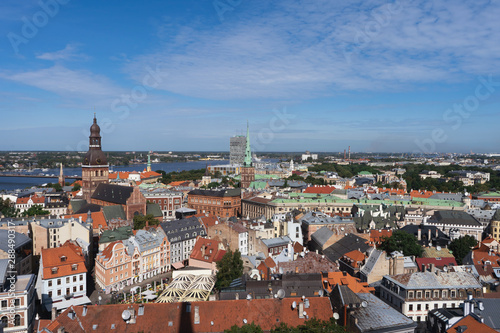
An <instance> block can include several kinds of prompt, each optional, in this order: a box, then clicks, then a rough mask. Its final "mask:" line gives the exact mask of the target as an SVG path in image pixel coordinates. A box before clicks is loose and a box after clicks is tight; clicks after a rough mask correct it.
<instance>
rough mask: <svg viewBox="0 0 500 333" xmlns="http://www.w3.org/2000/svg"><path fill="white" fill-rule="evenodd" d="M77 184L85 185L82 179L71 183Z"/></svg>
mask: <svg viewBox="0 0 500 333" xmlns="http://www.w3.org/2000/svg"><path fill="white" fill-rule="evenodd" d="M75 185H80V186H83V181H81V180H75V181H74V183H73V184H71V186H75Z"/></svg>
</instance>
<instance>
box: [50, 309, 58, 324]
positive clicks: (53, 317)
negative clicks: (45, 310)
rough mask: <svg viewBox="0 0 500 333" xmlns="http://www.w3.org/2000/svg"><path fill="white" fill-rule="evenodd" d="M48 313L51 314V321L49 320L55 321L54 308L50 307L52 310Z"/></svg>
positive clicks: (55, 313)
mask: <svg viewBox="0 0 500 333" xmlns="http://www.w3.org/2000/svg"><path fill="white" fill-rule="evenodd" d="M50 313H51V319H50V320H52V321H54V320H56V318H57V309H56V308H55V307H54V306H53V307H52V310H51V311H50Z"/></svg>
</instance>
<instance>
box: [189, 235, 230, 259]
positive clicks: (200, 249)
mask: <svg viewBox="0 0 500 333" xmlns="http://www.w3.org/2000/svg"><path fill="white" fill-rule="evenodd" d="M220 244H221V242H219V241H218V240H215V239H208V238H201V237H199V238H198V239H197V240H196V243H195V244H194V247H193V250H192V251H191V255H190V257H189V258H190V259H196V260H200V261H204V262H209V263H213V262H217V261H219V260H221V259H222V257H223V256H224V254H225V253H226V251H224V250H221V249H219V246H220Z"/></svg>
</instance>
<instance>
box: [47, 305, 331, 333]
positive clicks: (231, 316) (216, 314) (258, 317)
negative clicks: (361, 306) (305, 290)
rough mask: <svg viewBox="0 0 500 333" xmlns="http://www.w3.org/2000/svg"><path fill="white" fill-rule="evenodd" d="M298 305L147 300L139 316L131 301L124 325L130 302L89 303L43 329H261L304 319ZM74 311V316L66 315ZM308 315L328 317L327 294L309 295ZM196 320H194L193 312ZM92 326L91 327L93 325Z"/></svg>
mask: <svg viewBox="0 0 500 333" xmlns="http://www.w3.org/2000/svg"><path fill="white" fill-rule="evenodd" d="M293 302H295V303H296V304H299V303H300V302H302V299H301V298H299V297H291V298H284V299H274V298H273V299H252V300H251V301H248V300H246V299H244V300H228V301H213V302H191V304H190V311H189V312H188V311H187V306H188V304H187V303H148V304H144V315H141V316H139V315H138V310H139V305H137V304H134V305H133V306H132V307H133V312H134V314H135V318H136V322H135V323H133V324H127V323H126V322H125V321H124V320H123V319H122V313H123V312H124V311H125V310H127V309H128V308H129V306H130V305H126V304H115V305H100V306H98V305H92V306H87V307H86V314H85V316H83V306H72V307H69V308H68V309H66V310H65V311H64V312H63V313H62V314H60V315H59V317H57V318H56V320H55V321H53V322H52V323H51V324H50V325H48V326H47V328H48V329H49V330H50V332H54V333H55V332H57V330H58V329H59V328H64V330H65V332H72V333H80V332H96V333H99V332H106V333H108V332H113V330H112V329H111V326H112V325H114V330H116V332H141V331H142V332H158V331H159V330H160V328H162V327H163V328H164V331H165V332H187V331H189V332H194V333H195V332H223V331H224V330H226V329H230V328H231V327H232V326H233V325H237V326H239V327H241V326H242V325H244V321H246V322H247V323H249V324H250V323H252V322H253V323H255V324H256V325H259V326H260V327H261V328H262V329H263V330H264V331H269V330H271V329H272V328H274V327H275V326H276V325H279V324H280V323H286V324H287V325H288V326H291V327H296V326H298V325H301V324H304V322H305V321H306V320H307V319H306V318H305V317H304V318H299V313H298V307H296V308H295V309H294V308H292V303H293ZM70 311H74V313H75V314H76V318H74V319H71V318H70V317H69V313H70ZM305 311H306V312H307V316H308V317H309V318H317V319H320V320H329V319H330V318H331V317H332V314H333V311H332V307H331V304H330V300H329V298H328V297H311V298H309V308H307V309H305ZM196 313H197V314H198V316H199V318H196V319H199V320H198V321H196V322H195V314H196ZM94 325H95V326H94Z"/></svg>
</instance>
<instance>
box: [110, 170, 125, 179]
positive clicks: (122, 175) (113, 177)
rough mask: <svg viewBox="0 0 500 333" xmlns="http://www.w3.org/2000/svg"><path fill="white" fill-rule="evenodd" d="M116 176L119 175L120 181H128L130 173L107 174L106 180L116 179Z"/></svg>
mask: <svg viewBox="0 0 500 333" xmlns="http://www.w3.org/2000/svg"><path fill="white" fill-rule="evenodd" d="M118 174H120V179H128V176H129V175H130V172H125V171H118V172H110V173H109V174H108V179H117V176H118Z"/></svg>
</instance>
